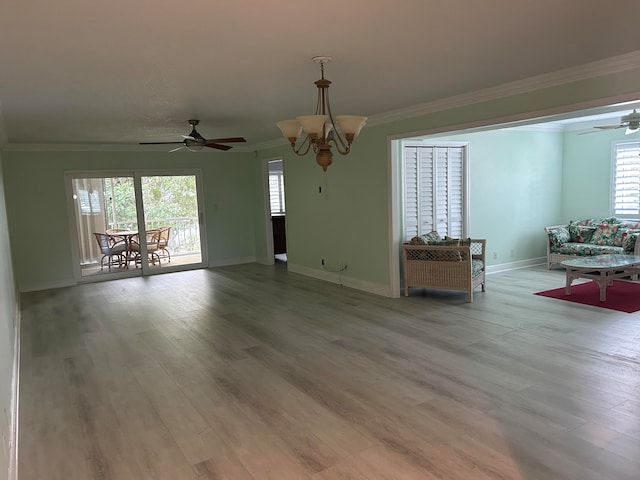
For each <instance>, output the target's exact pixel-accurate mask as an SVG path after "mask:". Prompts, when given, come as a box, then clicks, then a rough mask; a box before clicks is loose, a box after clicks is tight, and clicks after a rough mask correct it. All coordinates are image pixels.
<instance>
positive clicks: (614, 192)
mask: <svg viewBox="0 0 640 480" xmlns="http://www.w3.org/2000/svg"><path fill="white" fill-rule="evenodd" d="M619 147H622V148H626V149H628V148H633V149H634V150H635V151H636V152H637V154H638V155H637V159H636V158H635V155H633V154H632V155H633V156H632V157H631V158H628V159H626V160H627V161H626V162H624V163H626V165H625V166H626V167H631V168H632V169H635V170H636V171H635V173H631V175H629V178H631V179H632V183H633V182H634V181H635V183H636V186H635V188H634V187H633V186H632V187H631V188H630V189H628V190H631V191H633V190H635V193H636V195H637V197H638V200H637V209H636V210H635V211H634V212H633V213H618V202H617V199H618V182H617V179H618V171H619V170H620V169H621V168H622V167H623V165H622V163H623V159H619V158H618V149H619ZM632 151H633V150H632ZM610 201H611V206H610V210H611V215H613V216H615V217H618V218H625V219H638V218H640V140H622V141H617V142H613V144H612V148H611V199H610Z"/></svg>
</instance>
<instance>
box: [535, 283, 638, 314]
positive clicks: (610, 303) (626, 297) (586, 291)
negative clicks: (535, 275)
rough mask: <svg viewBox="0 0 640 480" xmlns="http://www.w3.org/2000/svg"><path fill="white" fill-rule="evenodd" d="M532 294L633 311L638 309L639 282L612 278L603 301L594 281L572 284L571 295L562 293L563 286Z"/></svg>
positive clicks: (622, 310)
mask: <svg viewBox="0 0 640 480" xmlns="http://www.w3.org/2000/svg"><path fill="white" fill-rule="evenodd" d="M534 295H540V296H542V297H549V298H557V299H558V300H566V301H567V302H574V303H582V304H583V305H593V306H594V307H602V308H608V309H611V310H618V311H619V312H627V313H633V312H637V311H638V310H640V283H634V282H624V281H619V280H614V281H613V285H611V286H609V287H607V299H606V300H605V301H604V302H601V301H600V286H599V285H598V284H597V283H595V282H586V283H580V284H576V285H573V286H572V287H571V295H565V294H564V287H562V288H554V289H553V290H545V291H544V292H537V293H534Z"/></svg>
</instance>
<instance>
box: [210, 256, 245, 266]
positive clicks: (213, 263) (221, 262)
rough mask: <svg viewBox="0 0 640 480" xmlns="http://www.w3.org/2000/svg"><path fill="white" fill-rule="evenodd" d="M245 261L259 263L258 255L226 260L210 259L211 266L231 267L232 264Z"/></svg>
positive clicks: (239, 263) (240, 263)
mask: <svg viewBox="0 0 640 480" xmlns="http://www.w3.org/2000/svg"><path fill="white" fill-rule="evenodd" d="M244 263H257V259H256V257H239V258H225V259H224V260H209V268H215V267H229V266H231V265H242V264H244Z"/></svg>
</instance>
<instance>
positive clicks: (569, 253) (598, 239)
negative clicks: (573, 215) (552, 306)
mask: <svg viewBox="0 0 640 480" xmlns="http://www.w3.org/2000/svg"><path fill="white" fill-rule="evenodd" d="M545 231H546V233H547V268H549V269H550V268H551V267H552V266H553V265H557V264H559V263H560V262H562V261H563V260H569V259H571V258H575V257H577V256H586V255H603V254H611V253H626V254H629V255H640V242H638V241H637V239H638V236H640V222H636V221H625V220H621V219H619V218H616V217H608V218H599V219H591V218H589V219H586V220H572V221H571V222H569V223H568V224H567V225H553V226H549V227H545Z"/></svg>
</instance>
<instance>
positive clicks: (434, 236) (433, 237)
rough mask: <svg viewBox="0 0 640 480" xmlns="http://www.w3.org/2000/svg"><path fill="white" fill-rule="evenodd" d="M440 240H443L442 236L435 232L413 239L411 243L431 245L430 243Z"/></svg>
mask: <svg viewBox="0 0 640 480" xmlns="http://www.w3.org/2000/svg"><path fill="white" fill-rule="evenodd" d="M440 240H442V238H440V234H439V233H438V232H436V231H435V230H433V231H431V232H429V233H426V234H424V235H418V236H415V237H413V238H412V239H411V242H410V243H411V245H429V244H430V243H433V242H439V241H440Z"/></svg>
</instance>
